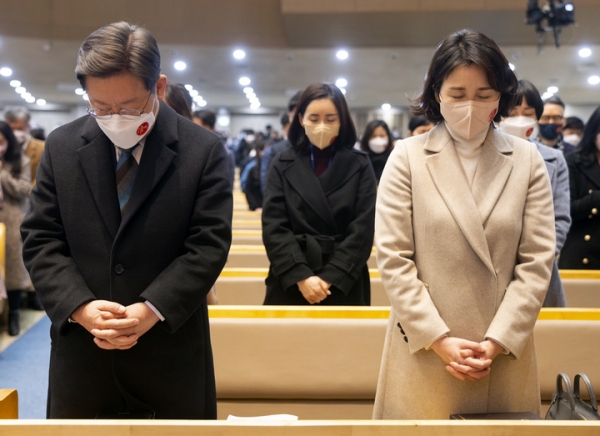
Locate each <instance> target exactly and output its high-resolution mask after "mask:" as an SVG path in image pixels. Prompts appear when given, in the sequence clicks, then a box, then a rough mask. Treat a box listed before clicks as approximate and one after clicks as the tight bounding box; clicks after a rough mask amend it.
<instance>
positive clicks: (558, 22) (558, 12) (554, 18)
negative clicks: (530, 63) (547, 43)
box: [525, 0, 575, 49]
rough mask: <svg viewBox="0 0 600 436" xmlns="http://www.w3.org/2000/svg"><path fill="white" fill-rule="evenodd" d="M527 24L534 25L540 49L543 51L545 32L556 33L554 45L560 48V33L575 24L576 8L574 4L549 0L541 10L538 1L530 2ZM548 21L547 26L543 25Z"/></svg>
mask: <svg viewBox="0 0 600 436" xmlns="http://www.w3.org/2000/svg"><path fill="white" fill-rule="evenodd" d="M526 14H527V15H526V18H525V23H526V24H534V25H535V32H536V33H537V34H538V36H539V43H538V47H539V48H540V49H541V46H542V43H543V39H544V35H545V32H549V31H552V32H553V33H554V44H555V45H556V47H557V48H558V47H560V41H559V36H560V31H561V30H562V27H564V26H568V25H569V24H573V23H575V6H574V5H573V3H570V2H564V1H555V0H548V3H547V4H546V5H544V6H542V7H541V8H540V6H539V5H538V0H528V4H527V13H526ZM544 20H545V21H546V22H547V24H546V25H545V26H543V25H542V22H543V21H544Z"/></svg>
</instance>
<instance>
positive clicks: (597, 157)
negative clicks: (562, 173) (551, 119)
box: [558, 106, 600, 269]
mask: <svg viewBox="0 0 600 436" xmlns="http://www.w3.org/2000/svg"><path fill="white" fill-rule="evenodd" d="M567 166H568V167H569V186H570V190H571V218H572V219H573V223H572V224H571V228H570V230H569V234H568V235H567V240H566V242H565V246H564V247H563V249H562V251H561V254H560V259H559V261H558V265H559V266H560V268H564V269H600V213H599V211H600V106H599V107H598V108H596V110H595V111H594V112H593V113H592V115H591V116H590V119H589V120H588V122H587V123H586V125H585V128H584V129H583V135H582V137H581V142H580V143H579V147H578V149H577V151H575V152H574V153H572V154H570V155H568V156H567Z"/></svg>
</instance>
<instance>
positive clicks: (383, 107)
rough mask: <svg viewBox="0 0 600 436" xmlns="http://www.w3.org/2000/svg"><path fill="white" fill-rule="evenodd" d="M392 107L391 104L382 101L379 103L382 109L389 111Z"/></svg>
mask: <svg viewBox="0 0 600 436" xmlns="http://www.w3.org/2000/svg"><path fill="white" fill-rule="evenodd" d="M391 108H392V105H391V104H389V103H383V104H382V105H381V109H383V110H384V111H389V110H390V109H391Z"/></svg>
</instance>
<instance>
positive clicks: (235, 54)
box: [233, 50, 246, 59]
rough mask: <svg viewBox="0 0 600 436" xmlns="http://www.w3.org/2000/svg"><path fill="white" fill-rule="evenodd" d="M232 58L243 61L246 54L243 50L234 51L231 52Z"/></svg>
mask: <svg viewBox="0 0 600 436" xmlns="http://www.w3.org/2000/svg"><path fill="white" fill-rule="evenodd" d="M233 57H234V58H236V59H244V58H245V57H246V52H245V51H244V50H235V51H234V52H233Z"/></svg>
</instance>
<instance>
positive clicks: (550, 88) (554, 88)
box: [547, 86, 558, 94]
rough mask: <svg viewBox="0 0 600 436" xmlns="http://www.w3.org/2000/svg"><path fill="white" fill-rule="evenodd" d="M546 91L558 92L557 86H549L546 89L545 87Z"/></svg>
mask: <svg viewBox="0 0 600 436" xmlns="http://www.w3.org/2000/svg"><path fill="white" fill-rule="evenodd" d="M547 91H548V92H549V93H550V94H556V93H557V92H558V86H549V87H548V89H547Z"/></svg>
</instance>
